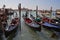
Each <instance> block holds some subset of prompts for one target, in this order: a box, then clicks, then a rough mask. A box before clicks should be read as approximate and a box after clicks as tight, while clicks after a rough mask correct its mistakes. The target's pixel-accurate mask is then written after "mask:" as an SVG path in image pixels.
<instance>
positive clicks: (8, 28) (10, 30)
mask: <svg viewBox="0 0 60 40" xmlns="http://www.w3.org/2000/svg"><path fill="white" fill-rule="evenodd" d="M18 25H19V19H18V18H14V19H12V21H11V23H10V25H7V26H6V28H5V36H6V37H8V36H9V35H10V34H12V33H14V32H16V31H17V29H18Z"/></svg>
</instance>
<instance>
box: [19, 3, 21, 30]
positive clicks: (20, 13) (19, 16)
mask: <svg viewBox="0 0 60 40" xmlns="http://www.w3.org/2000/svg"><path fill="white" fill-rule="evenodd" d="M18 11H19V26H20V30H21V3H20V4H19V5H18Z"/></svg>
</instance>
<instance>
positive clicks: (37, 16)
mask: <svg viewBox="0 0 60 40" xmlns="http://www.w3.org/2000/svg"><path fill="white" fill-rule="evenodd" d="M37 13H38V6H36V18H37V17H38V14H37Z"/></svg>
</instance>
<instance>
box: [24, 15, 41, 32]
mask: <svg viewBox="0 0 60 40" xmlns="http://www.w3.org/2000/svg"><path fill="white" fill-rule="evenodd" d="M27 16H28V15H27V14H25V15H23V19H24V22H25V23H26V24H27V25H28V26H29V27H30V28H32V29H34V30H37V31H41V27H40V25H38V24H37V23H35V22H34V21H33V20H32V19H30V18H28V17H27Z"/></svg>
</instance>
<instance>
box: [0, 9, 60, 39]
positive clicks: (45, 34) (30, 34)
mask: <svg viewBox="0 0 60 40" xmlns="http://www.w3.org/2000/svg"><path fill="white" fill-rule="evenodd" d="M25 13H26V11H25V10H23V11H21V27H20V26H18V30H17V31H16V33H15V35H14V33H13V34H12V35H10V36H9V37H8V38H5V37H4V35H3V37H2V38H1V37H0V40H60V39H59V38H58V37H54V38H52V37H51V35H52V34H53V32H52V31H50V30H47V29H45V28H43V27H42V30H41V32H39V31H34V30H32V29H31V28H30V27H29V26H27V25H26V24H25V23H24V20H23V18H22V15H23V14H25ZM29 13H30V14H32V15H33V16H35V17H36V12H35V11H29ZM17 14H18V17H19V12H18V11H17ZM38 14H39V15H40V13H39V12H38ZM14 15H16V14H14ZM14 15H12V16H11V17H10V18H13V17H14ZM20 28H21V31H20Z"/></svg>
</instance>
